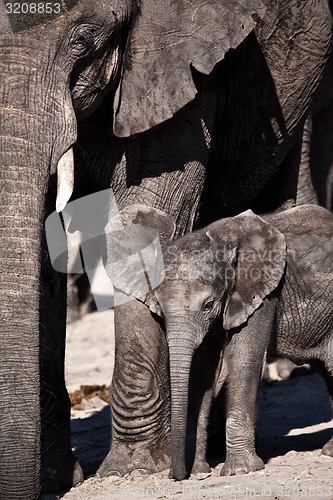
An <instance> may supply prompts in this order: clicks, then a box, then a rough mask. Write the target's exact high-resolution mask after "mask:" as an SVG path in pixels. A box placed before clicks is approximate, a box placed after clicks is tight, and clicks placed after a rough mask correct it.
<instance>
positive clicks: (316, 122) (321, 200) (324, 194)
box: [297, 54, 333, 211]
mask: <svg viewBox="0 0 333 500" xmlns="http://www.w3.org/2000/svg"><path fill="white" fill-rule="evenodd" d="M305 203H314V204H319V205H321V206H323V207H325V208H327V209H328V210H330V211H332V210H333V56H332V54H331V55H330V57H329V60H328V63H327V66H326V69H325V73H324V77H323V79H322V81H321V84H320V85H319V88H318V89H317V91H316V93H315V97H314V101H313V104H312V106H311V110H310V116H309V117H308V119H307V120H306V122H305V127H304V136H303V145H302V157H301V166H300V175H299V185H298V192H297V204H298V205H301V204H305Z"/></svg>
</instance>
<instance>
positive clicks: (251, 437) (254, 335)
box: [221, 300, 275, 476]
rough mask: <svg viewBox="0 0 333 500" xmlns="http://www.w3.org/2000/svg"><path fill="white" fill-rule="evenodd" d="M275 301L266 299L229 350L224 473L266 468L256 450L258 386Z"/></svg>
mask: <svg viewBox="0 0 333 500" xmlns="http://www.w3.org/2000/svg"><path fill="white" fill-rule="evenodd" d="M274 310H275V302H274V301H273V302H270V301H269V300H265V302H264V304H263V306H261V307H260V308H259V309H258V310H257V311H256V312H255V314H254V315H253V316H252V317H250V318H249V320H248V323H247V324H246V326H244V327H243V328H241V329H240V330H239V331H238V330H236V331H235V333H233V335H232V337H231V339H230V341H229V344H228V346H227V347H226V350H225V356H226V362H227V367H228V379H227V384H228V392H227V420H226V452H227V453H226V461H225V463H224V466H223V468H222V470H221V475H223V476H231V475H234V474H245V473H247V472H250V471H255V470H259V469H263V468H264V463H263V461H262V460H261V459H260V458H259V457H258V456H257V454H256V450H255V422H256V408H257V396H258V387H259V383H260V379H261V374H262V370H263V363H264V361H265V356H266V352H267V347H268V343H269V336H270V333H271V331H272V323H273V318H274Z"/></svg>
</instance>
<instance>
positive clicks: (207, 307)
mask: <svg viewBox="0 0 333 500" xmlns="http://www.w3.org/2000/svg"><path fill="white" fill-rule="evenodd" d="M214 303H215V302H214V300H209V301H208V302H206V304H204V306H203V309H204V311H211V310H212V309H213V307H214Z"/></svg>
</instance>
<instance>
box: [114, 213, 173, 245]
mask: <svg viewBox="0 0 333 500" xmlns="http://www.w3.org/2000/svg"><path fill="white" fill-rule="evenodd" d="M120 213H121V218H122V221H123V223H124V225H125V226H133V225H140V226H145V227H152V228H153V229H155V230H156V231H157V232H158V235H159V237H160V240H161V241H162V242H163V243H164V242H168V241H171V240H172V239H173V236H174V234H175V231H176V224H175V221H174V220H173V218H172V217H171V215H169V214H167V213H166V212H163V210H159V209H157V208H153V207H149V206H147V205H140V204H135V205H130V206H128V207H125V208H123V209H122V210H121V212H120Z"/></svg>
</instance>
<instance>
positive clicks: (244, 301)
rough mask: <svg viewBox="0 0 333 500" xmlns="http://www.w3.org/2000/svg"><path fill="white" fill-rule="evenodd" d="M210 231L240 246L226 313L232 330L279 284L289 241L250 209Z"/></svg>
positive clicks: (226, 324) (221, 240) (225, 323)
mask: <svg viewBox="0 0 333 500" xmlns="http://www.w3.org/2000/svg"><path fill="white" fill-rule="evenodd" d="M207 234H208V236H209V237H210V238H211V239H213V240H218V241H219V244H220V245H221V244H222V245H226V244H227V243H229V242H230V239H231V241H232V239H234V240H235V246H236V248H237V261H236V266H235V276H234V280H233V283H232V285H231V287H230V289H229V292H228V295H227V299H226V304H225V309H224V314H223V327H224V328H225V329H226V330H230V329H231V328H236V327H238V326H240V325H242V324H243V323H245V322H246V321H247V319H248V317H249V316H250V315H251V314H252V313H253V312H254V311H255V310H256V309H257V308H258V307H259V306H260V305H261V304H262V301H263V299H264V298H265V297H266V296H267V295H269V294H270V293H271V292H272V291H273V290H275V288H276V287H277V286H278V285H279V283H280V281H281V278H282V276H283V274H284V269H285V264H286V240H285V236H284V235H283V234H282V233H281V232H280V231H279V230H278V229H276V228H275V227H274V226H272V225H271V224H268V223H267V222H265V221H264V220H263V219H262V218H261V217H258V216H257V215H255V214H254V213H253V212H252V211H251V210H247V211H246V212H243V213H242V214H240V215H238V216H236V217H233V218H232V219H227V220H225V221H223V220H221V221H218V222H216V223H215V224H212V225H211V226H210V229H209V230H208V232H207Z"/></svg>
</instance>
